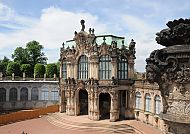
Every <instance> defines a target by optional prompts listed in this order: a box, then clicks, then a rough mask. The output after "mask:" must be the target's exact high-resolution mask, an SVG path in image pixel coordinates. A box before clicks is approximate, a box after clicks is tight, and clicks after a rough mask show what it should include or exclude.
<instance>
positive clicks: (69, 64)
mask: <svg viewBox="0 0 190 134" xmlns="http://www.w3.org/2000/svg"><path fill="white" fill-rule="evenodd" d="M68 77H70V78H71V63H70V62H68V63H67V78H68Z"/></svg>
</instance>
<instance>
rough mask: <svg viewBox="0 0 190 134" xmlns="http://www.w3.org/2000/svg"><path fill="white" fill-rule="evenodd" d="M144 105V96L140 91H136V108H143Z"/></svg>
mask: <svg viewBox="0 0 190 134" xmlns="http://www.w3.org/2000/svg"><path fill="white" fill-rule="evenodd" d="M141 105H142V97H141V93H140V92H136V94H135V108H136V109H141Z"/></svg>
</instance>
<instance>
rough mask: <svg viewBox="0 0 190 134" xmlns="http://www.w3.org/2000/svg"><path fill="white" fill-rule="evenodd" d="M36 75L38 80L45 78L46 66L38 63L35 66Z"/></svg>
mask: <svg viewBox="0 0 190 134" xmlns="http://www.w3.org/2000/svg"><path fill="white" fill-rule="evenodd" d="M34 74H35V75H36V77H38V78H43V77H44V74H45V66H44V65H43V64H40V63H37V64H36V65H35V66H34Z"/></svg>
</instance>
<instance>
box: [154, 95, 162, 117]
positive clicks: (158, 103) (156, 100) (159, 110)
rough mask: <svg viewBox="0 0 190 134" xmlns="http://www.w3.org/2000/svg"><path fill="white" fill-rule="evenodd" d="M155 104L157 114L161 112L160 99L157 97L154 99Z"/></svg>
mask: <svg viewBox="0 0 190 134" xmlns="http://www.w3.org/2000/svg"><path fill="white" fill-rule="evenodd" d="M154 102H155V103H154V104H155V113H156V114H159V113H160V112H161V99H160V96H159V95H156V96H155V98H154Z"/></svg>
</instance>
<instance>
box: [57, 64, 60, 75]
mask: <svg viewBox="0 0 190 134" xmlns="http://www.w3.org/2000/svg"><path fill="white" fill-rule="evenodd" d="M59 75H60V61H58V62H57V77H59Z"/></svg>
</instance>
